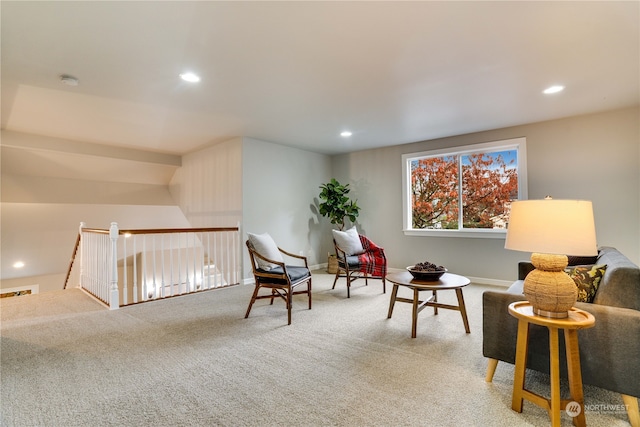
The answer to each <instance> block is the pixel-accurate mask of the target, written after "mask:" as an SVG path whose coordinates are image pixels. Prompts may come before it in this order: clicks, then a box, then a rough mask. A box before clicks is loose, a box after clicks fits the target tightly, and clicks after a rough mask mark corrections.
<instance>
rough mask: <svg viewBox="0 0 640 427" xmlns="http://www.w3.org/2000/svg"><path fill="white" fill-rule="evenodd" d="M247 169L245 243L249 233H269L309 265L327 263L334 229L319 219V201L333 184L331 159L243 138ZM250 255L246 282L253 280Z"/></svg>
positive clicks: (243, 162) (243, 154) (244, 202)
mask: <svg viewBox="0 0 640 427" xmlns="http://www.w3.org/2000/svg"><path fill="white" fill-rule="evenodd" d="M242 166H243V178H242V182H243V184H242V197H243V228H244V230H243V231H244V234H243V241H244V240H246V232H252V233H258V234H261V233H265V232H267V233H269V234H270V235H271V236H272V237H273V239H274V240H275V241H276V243H277V244H278V245H279V246H280V247H281V248H283V249H285V250H287V251H289V252H293V253H296V254H298V253H300V252H302V253H303V254H304V255H306V256H307V257H308V262H309V264H310V265H312V266H313V265H318V264H322V263H326V262H327V257H326V255H327V250H328V249H329V248H328V244H327V241H328V240H329V241H330V239H331V238H330V231H329V230H330V227H329V225H330V224H329V221H328V220H327V219H326V218H323V217H321V216H320V215H319V214H318V210H317V197H318V194H320V188H319V187H320V185H321V184H323V183H325V182H326V181H328V180H329V179H330V178H331V159H330V157H329V156H326V155H323V154H317V153H312V152H309V151H304V150H299V149H295V148H290V147H286V146H283V145H278V144H272V143H269V142H265V141H259V140H256V139H252V138H244V142H243V151H242ZM243 244H244V243H243ZM246 252H247V251H246V250H244V260H245V263H244V264H245V265H244V277H250V276H251V274H250V271H251V264H250V263H249V261H248V258H247V253H246Z"/></svg>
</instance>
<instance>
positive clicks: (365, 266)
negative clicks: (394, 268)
mask: <svg viewBox="0 0 640 427" xmlns="http://www.w3.org/2000/svg"><path fill="white" fill-rule="evenodd" d="M359 236H360V242H361V243H362V248H363V249H364V253H363V254H360V255H358V261H359V262H360V271H361V272H362V273H367V274H369V275H370V276H374V277H384V276H386V275H387V257H385V256H384V249H383V248H381V247H380V246H378V245H376V244H375V243H373V242H372V241H371V240H369V239H368V238H366V237H365V236H363V235H359Z"/></svg>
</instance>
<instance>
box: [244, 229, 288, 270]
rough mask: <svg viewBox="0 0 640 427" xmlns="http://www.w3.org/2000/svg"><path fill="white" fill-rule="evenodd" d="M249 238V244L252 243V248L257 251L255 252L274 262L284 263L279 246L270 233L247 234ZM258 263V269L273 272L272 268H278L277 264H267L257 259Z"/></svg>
mask: <svg viewBox="0 0 640 427" xmlns="http://www.w3.org/2000/svg"><path fill="white" fill-rule="evenodd" d="M247 236H249V242H250V243H251V246H253V249H255V251H256V252H258V253H259V254H260V255H262V256H263V257H265V258H268V259H270V260H273V261H278V262H284V258H283V257H282V253H281V252H280V250H279V249H278V245H276V242H275V241H274V240H273V238H272V237H271V236H270V235H269V233H263V234H253V233H247ZM256 261H257V262H258V268H261V269H263V270H271V269H272V268H275V267H277V266H278V265H277V264H273V263H271V262H267V261H265V260H263V259H261V258H257V257H256Z"/></svg>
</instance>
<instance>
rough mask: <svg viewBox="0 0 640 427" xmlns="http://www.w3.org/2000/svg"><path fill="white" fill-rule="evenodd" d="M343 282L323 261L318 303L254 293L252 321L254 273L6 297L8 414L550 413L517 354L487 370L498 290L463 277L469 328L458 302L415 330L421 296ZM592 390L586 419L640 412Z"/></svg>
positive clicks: (533, 416) (191, 422) (421, 421)
mask: <svg viewBox="0 0 640 427" xmlns="http://www.w3.org/2000/svg"><path fill="white" fill-rule="evenodd" d="M332 283H333V276H331V275H328V274H325V273H324V272H321V271H318V272H314V275H313V309H312V310H308V309H307V305H306V300H305V296H297V297H296V298H295V299H294V305H293V314H292V316H293V320H292V324H291V325H290V326H287V315H286V309H285V307H284V303H283V302H282V301H281V300H280V301H276V302H275V303H274V304H273V305H269V303H268V300H259V301H257V302H256V304H255V305H254V307H253V309H252V311H251V314H250V316H249V318H248V319H244V313H245V310H246V308H247V304H248V302H249V299H250V296H251V293H252V291H253V286H234V287H230V288H224V289H217V290H213V291H207V292H202V293H199V294H194V295H187V296H181V297H175V298H170V299H165V300H160V301H155V302H149V303H144V304H138V305H134V306H129V307H124V308H121V309H119V310H113V311H109V310H108V309H106V308H105V307H104V306H103V305H102V304H100V303H98V302H97V301H95V300H94V299H93V298H91V297H89V296H87V295H86V294H85V293H84V292H83V291H81V290H79V289H69V290H64V291H54V292H46V293H42V294H36V295H26V296H20V297H14V298H4V299H2V301H0V309H1V315H0V316H1V317H0V319H1V324H0V326H1V328H0V329H1V346H0V363H1V364H0V384H1V396H0V397H1V401H0V413H1V415H0V425H1V426H6V427H14V426H15V427H31V426H34V427H35V426H38V427H39V426H43V427H58V426H60V427H63V426H64V427H70V426H156V427H157V426H505V427H506V426H509V427H510V426H544V425H549V417H548V415H547V413H546V411H544V410H543V409H541V408H539V407H537V406H535V405H534V404H532V403H529V402H526V401H525V403H524V409H523V412H522V413H516V412H514V411H512V410H511V392H512V386H513V366H512V365H509V364H506V363H500V364H499V365H498V368H497V370H496V374H495V377H494V380H493V382H492V383H486V382H485V381H484V377H485V371H486V365H487V362H486V359H485V358H484V357H483V356H482V303H481V301H482V292H484V291H485V290H487V289H491V288H490V287H487V286H480V285H473V284H472V285H470V286H467V287H466V288H464V296H465V302H466V305H467V310H468V314H469V322H470V327H471V333H470V334H466V333H465V331H464V327H463V323H462V320H461V316H460V313H458V312H456V311H451V310H442V309H441V310H439V314H438V315H434V314H433V310H431V309H426V310H424V311H423V312H422V313H420V316H419V320H418V333H417V335H418V336H417V338H415V339H412V338H411V306H410V305H409V304H401V303H397V304H396V307H395V309H394V313H393V317H392V318H391V319H387V310H388V305H389V296H390V291H391V285H390V284H389V283H388V284H387V286H388V289H387V293H386V294H383V293H382V286H381V284H380V281H378V280H371V281H370V282H369V286H364V282H361V281H358V282H356V283H355V284H354V286H352V289H351V298H350V299H347V298H346V289H345V284H344V280H343V281H342V282H340V283H339V284H338V285H337V287H336V289H335V290H332V289H331V285H332ZM403 291H406V289H405V290H403V289H402V288H401V290H400V293H402V292H403ZM400 293H399V295H400ZM405 296H409V293H408V292H407V293H406V295H405ZM438 297H439V301H441V302H448V303H455V302H456V300H455V292H453V291H443V292H440V293H439V294H438ZM527 386H528V387H529V388H531V389H533V390H535V391H538V392H541V393H543V394H545V395H548V388H549V378H548V376H546V375H543V374H538V373H535V372H531V373H528V377H527ZM565 386H566V385H565V384H564V383H563V387H565ZM563 392H564V393H565V395H566V393H567V392H568V390H567V389H566V388H565V389H564V390H563ZM584 394H585V404H587V411H586V417H587V423H588V425H589V426H602V427H605V426H606V427H610V426H628V425H629V423H628V419H627V416H626V412H625V410H624V406H623V405H622V400H621V398H620V396H619V395H617V394H615V393H611V392H609V391H606V390H602V389H599V388H596V387H591V386H585V387H584ZM589 408H591V409H589ZM562 425H563V426H564V425H566V426H569V425H572V424H571V418H570V417H569V416H568V415H567V414H565V413H563V414H562Z"/></svg>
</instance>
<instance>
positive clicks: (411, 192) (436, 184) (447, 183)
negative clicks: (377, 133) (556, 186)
mask: <svg viewBox="0 0 640 427" xmlns="http://www.w3.org/2000/svg"><path fill="white" fill-rule="evenodd" d="M402 162H403V172H404V174H403V202H404V230H405V233H406V234H413V235H416V234H418V235H420V234H428V235H442V234H445V235H465V236H467V237H503V236H504V233H505V232H506V226H507V223H508V218H509V210H510V207H511V202H512V201H514V200H518V199H526V188H527V181H526V141H525V138H516V139H510V140H505V141H495V142H490V143H483V144H475V145H470V146H465V147H455V148H451V149H446V150H434V151H426V152H421V153H411V154H405V155H403V156H402Z"/></svg>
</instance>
